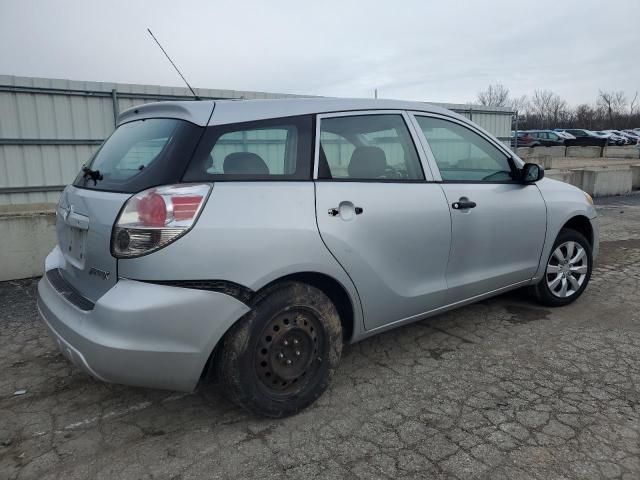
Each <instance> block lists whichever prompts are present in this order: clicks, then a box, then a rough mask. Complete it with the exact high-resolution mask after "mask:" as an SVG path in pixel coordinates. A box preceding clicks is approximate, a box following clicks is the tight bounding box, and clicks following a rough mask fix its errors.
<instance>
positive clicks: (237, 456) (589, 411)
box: [0, 195, 640, 480]
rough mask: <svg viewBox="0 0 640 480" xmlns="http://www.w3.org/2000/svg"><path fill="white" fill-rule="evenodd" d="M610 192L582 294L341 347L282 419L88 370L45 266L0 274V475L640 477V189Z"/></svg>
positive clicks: (208, 393)
mask: <svg viewBox="0 0 640 480" xmlns="http://www.w3.org/2000/svg"><path fill="white" fill-rule="evenodd" d="M599 203H600V205H599V207H598V210H599V213H600V215H601V226H602V236H601V240H602V244H601V256H600V258H599V261H598V264H597V268H596V269H595V271H594V274H593V278H592V281H591V285H590V286H589V288H588V289H587V291H586V293H585V295H583V297H582V298H581V299H580V300H579V301H578V302H576V303H574V304H573V305H571V306H568V307H565V308H561V309H555V310H552V309H547V308H542V307H540V306H537V305H536V304H534V303H532V302H530V301H529V300H528V299H527V297H526V296H525V295H523V294H522V293H519V292H515V293H511V294H508V295H503V296H501V297H498V298H495V299H491V300H488V301H484V302H481V303H479V304H476V305H472V306H469V307H466V308H463V309H461V310H457V311H454V312H451V313H448V314H445V315H440V316H438V317H435V318H431V319H429V320H426V321H422V322H419V323H416V324H413V325H410V326H407V327H405V328H401V329H398V330H395V331H392V332H389V333H386V334H382V335H379V336H377V337H374V338H372V339H369V340H367V341H364V342H362V343H360V344H357V345H354V346H350V347H347V348H346V349H345V351H344V356H343V359H342V363H341V366H340V368H339V369H338V371H337V374H336V375H335V377H334V378H333V383H332V385H331V387H330V388H329V390H328V391H327V392H326V393H325V395H324V396H323V397H321V399H320V400H319V401H318V402H317V403H316V404H315V405H313V406H312V407H311V408H309V409H308V410H306V411H304V412H302V413H300V414H299V415H297V416H295V417H292V418H287V419H283V420H270V419H261V418H256V417H252V416H251V415H249V414H247V413H245V412H244V411H242V410H240V409H238V408H236V407H234V406H232V405H230V404H229V403H227V402H226V401H224V400H223V399H222V397H221V396H220V394H219V392H218V390H217V389H216V387H215V386H206V387H201V388H200V389H199V390H198V391H197V392H195V393H193V394H177V393H172V392H166V391H157V390H146V389H140V388H130V387H124V386H118V385H107V384H103V383H100V382H97V381H94V380H93V379H91V378H90V377H89V376H87V375H85V374H84V373H82V372H80V371H79V370H77V369H76V368H74V367H72V366H71V365H70V364H69V363H68V362H67V361H66V360H65V359H64V358H63V357H62V356H61V355H60V354H59V353H58V352H57V350H56V348H55V347H54V344H53V342H52V341H51V340H50V339H49V337H48V336H47V333H46V331H45V328H44V326H43V325H42V324H41V323H40V321H39V320H38V318H37V313H36V305H35V304H36V302H35V292H36V280H26V281H16V282H6V283H4V284H0V307H1V308H0V478H2V479H5V478H6V479H13V478H38V479H48V478H65V479H73V478H166V479H188V478H247V479H251V478H260V479H265V478H281V477H282V478H304V479H312V478H367V479H370V478H462V479H464V478H488V479H492V480H493V479H503V478H513V479H519V480H524V479H530V478H534V479H555V478H557V479H560V478H567V479H569V478H579V479H588V478H622V479H638V478H640V296H639V293H640V292H639V286H640V195H634V196H629V197H618V198H612V199H604V200H602V201H600V202H599ZM19 389H26V390H27V392H26V393H25V394H24V395H17V396H16V395H14V392H15V391H16V390H19Z"/></svg>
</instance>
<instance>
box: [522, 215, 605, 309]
mask: <svg viewBox="0 0 640 480" xmlns="http://www.w3.org/2000/svg"><path fill="white" fill-rule="evenodd" d="M592 268H593V256H592V253H591V244H590V243H589V241H588V240H587V239H586V238H585V237H584V235H582V234H581V233H580V232H577V231H575V230H572V229H568V228H567V229H563V230H561V231H560V234H559V235H558V238H556V241H555V243H554V244H553V248H552V249H551V254H550V255H549V258H548V259H547V264H546V269H545V273H544V276H543V278H542V280H541V281H540V282H539V283H538V284H537V285H535V286H534V287H533V291H534V294H535V296H536V298H537V299H538V301H539V302H540V303H542V304H544V305H547V306H551V307H560V306H563V305H568V304H569V303H571V302H573V301H575V300H576V299H577V298H578V297H579V296H580V295H582V292H584V290H585V288H587V284H588V283H589V279H590V278H591V270H592Z"/></svg>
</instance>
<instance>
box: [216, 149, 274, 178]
mask: <svg viewBox="0 0 640 480" xmlns="http://www.w3.org/2000/svg"><path fill="white" fill-rule="evenodd" d="M222 170H223V171H224V173H230V174H237V175H247V174H253V175H269V168H268V167H267V164H266V163H264V160H263V159H262V158H261V157H260V155H256V154H255V153H251V152H234V153H230V154H229V155H227V156H226V157H225V158H224V163H223V164H222Z"/></svg>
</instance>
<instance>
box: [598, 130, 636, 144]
mask: <svg viewBox="0 0 640 480" xmlns="http://www.w3.org/2000/svg"><path fill="white" fill-rule="evenodd" d="M602 133H606V134H607V135H610V138H611V139H614V140H615V144H616V145H618V146H621V145H628V144H629V140H628V138H627V137H626V136H624V135H621V134H620V133H618V132H617V130H602Z"/></svg>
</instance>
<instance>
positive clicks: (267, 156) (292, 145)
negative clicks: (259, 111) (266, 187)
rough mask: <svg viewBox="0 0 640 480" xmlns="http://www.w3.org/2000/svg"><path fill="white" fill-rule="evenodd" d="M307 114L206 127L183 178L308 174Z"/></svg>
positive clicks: (309, 125) (305, 176)
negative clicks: (203, 136)
mask: <svg viewBox="0 0 640 480" xmlns="http://www.w3.org/2000/svg"><path fill="white" fill-rule="evenodd" d="M311 128H312V119H311V117H308V116H305V117H289V118H281V119H271V120H264V121H255V122H248V123H240V124H230V125H222V126H217V127H208V131H207V133H206V135H205V139H203V142H202V144H201V146H200V147H199V148H198V153H197V154H196V155H195V158H194V160H193V161H192V162H191V165H190V166H189V168H188V170H187V172H186V174H185V177H184V179H185V181H188V182H189V181H206V180H290V179H309V178H310V177H311Z"/></svg>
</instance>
